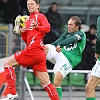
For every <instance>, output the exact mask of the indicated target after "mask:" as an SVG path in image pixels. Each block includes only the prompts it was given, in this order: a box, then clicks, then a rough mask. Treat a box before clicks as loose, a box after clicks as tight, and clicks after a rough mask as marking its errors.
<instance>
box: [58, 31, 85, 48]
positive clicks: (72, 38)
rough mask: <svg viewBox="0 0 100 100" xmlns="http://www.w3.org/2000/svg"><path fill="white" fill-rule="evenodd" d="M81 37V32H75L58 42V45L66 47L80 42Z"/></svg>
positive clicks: (82, 35)
mask: <svg viewBox="0 0 100 100" xmlns="http://www.w3.org/2000/svg"><path fill="white" fill-rule="evenodd" d="M83 37H84V34H83V33H82V32H81V31H78V32H75V33H74V35H72V36H70V37H68V38H66V39H65V40H62V41H61V42H59V43H58V45H60V46H61V47H62V46H67V45H69V44H71V43H75V42H76V41H81V40H82V39H83Z"/></svg>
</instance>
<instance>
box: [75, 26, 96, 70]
mask: <svg viewBox="0 0 100 100" xmlns="http://www.w3.org/2000/svg"><path fill="white" fill-rule="evenodd" d="M86 38H87V40H86V47H85V50H84V52H83V59H82V62H81V63H80V64H79V65H78V66H77V67H76V68H75V69H79V70H82V69H83V70H91V69H92V67H93V65H94V64H95V44H96V25H94V24H93V25H91V26H90V30H89V31H88V32H86Z"/></svg>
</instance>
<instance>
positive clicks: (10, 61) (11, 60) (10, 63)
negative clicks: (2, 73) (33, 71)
mask: <svg viewBox="0 0 100 100" xmlns="http://www.w3.org/2000/svg"><path fill="white" fill-rule="evenodd" d="M17 65H19V64H18V63H17V61H16V60H15V57H14V55H12V56H10V57H9V59H8V60H7V61H6V62H5V63H4V66H17Z"/></svg>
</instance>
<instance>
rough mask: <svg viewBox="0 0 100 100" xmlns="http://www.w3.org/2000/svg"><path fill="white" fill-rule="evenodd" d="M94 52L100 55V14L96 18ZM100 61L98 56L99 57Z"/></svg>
mask: <svg viewBox="0 0 100 100" xmlns="http://www.w3.org/2000/svg"><path fill="white" fill-rule="evenodd" d="M95 52H96V53H97V54H98V55H99V56H100V16H99V17H98V18H97V39H96V50H95ZM99 61H100V57H99Z"/></svg>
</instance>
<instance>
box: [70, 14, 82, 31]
mask: <svg viewBox="0 0 100 100" xmlns="http://www.w3.org/2000/svg"><path fill="white" fill-rule="evenodd" d="M70 19H72V20H75V24H76V26H79V30H80V29H81V24H82V21H81V19H80V18H79V17H78V16H72V17H71V18H70Z"/></svg>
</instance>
